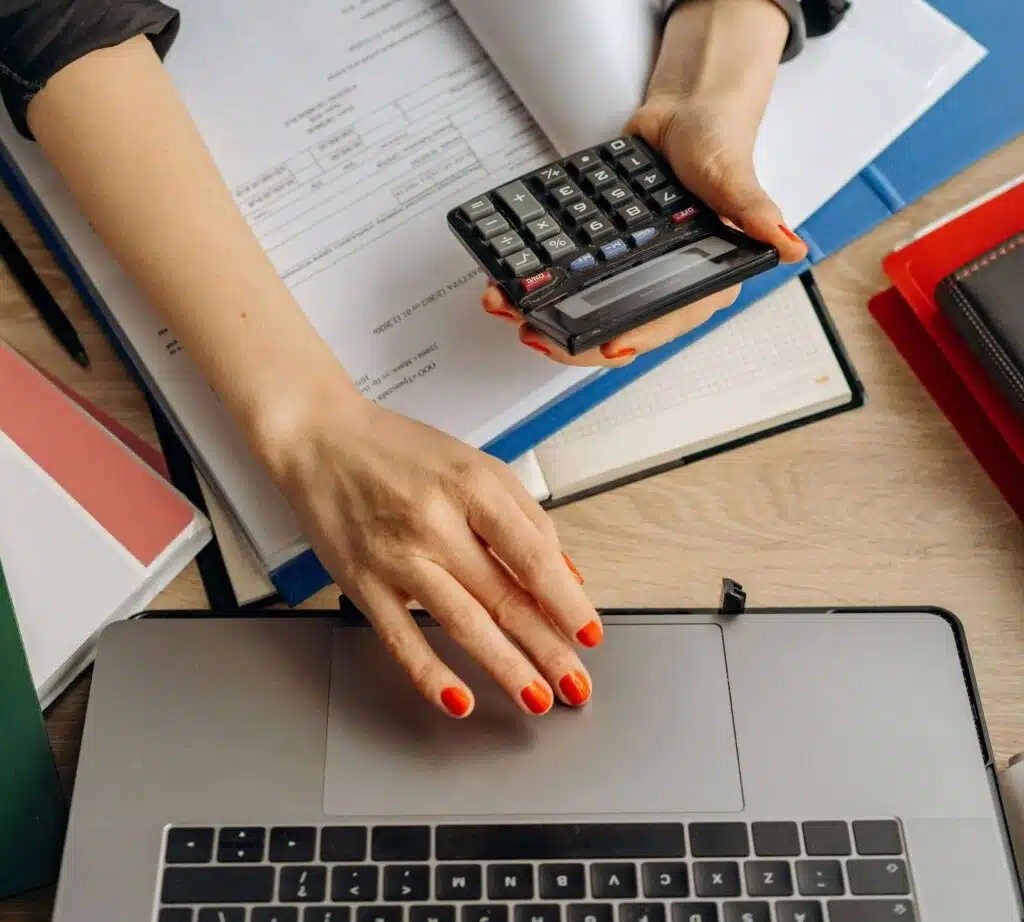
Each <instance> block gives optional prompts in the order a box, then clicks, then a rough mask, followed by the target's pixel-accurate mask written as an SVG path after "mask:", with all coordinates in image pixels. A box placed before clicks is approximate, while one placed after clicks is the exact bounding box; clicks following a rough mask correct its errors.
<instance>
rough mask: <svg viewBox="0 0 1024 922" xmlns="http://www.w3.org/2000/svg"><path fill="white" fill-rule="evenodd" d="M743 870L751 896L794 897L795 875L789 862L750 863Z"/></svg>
mask: <svg viewBox="0 0 1024 922" xmlns="http://www.w3.org/2000/svg"><path fill="white" fill-rule="evenodd" d="M743 870H744V874H745V875H746V878H747V893H748V894H750V896H792V895H793V875H792V874H791V873H790V870H789V862H788V861H748V862H747V864H746V867H745V868H744V869H743Z"/></svg>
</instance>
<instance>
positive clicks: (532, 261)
mask: <svg viewBox="0 0 1024 922" xmlns="http://www.w3.org/2000/svg"><path fill="white" fill-rule="evenodd" d="M502 262H503V263H504V264H505V265H506V266H508V267H509V269H511V270H512V271H513V272H514V273H515V275H516V278H519V279H521V278H523V277H524V276H527V275H531V274H532V273H534V272H536V271H537V270H538V269H539V268H540V260H539V259H538V258H537V254H536V253H534V252H533V250H531V249H529V248H527V249H525V250H520V251H519V252H518V253H514V254H512V255H511V256H506V257H505V258H504V259H503V260H502Z"/></svg>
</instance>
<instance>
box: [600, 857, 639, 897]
mask: <svg viewBox="0 0 1024 922" xmlns="http://www.w3.org/2000/svg"><path fill="white" fill-rule="evenodd" d="M590 893H591V895H592V896H593V897H594V899H595V900H631V899H635V897H636V866H635V865H632V864H592V865H591V866H590Z"/></svg>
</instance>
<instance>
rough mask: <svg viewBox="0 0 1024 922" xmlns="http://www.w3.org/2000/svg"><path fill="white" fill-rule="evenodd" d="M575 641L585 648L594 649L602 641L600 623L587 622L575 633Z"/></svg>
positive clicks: (602, 630) (602, 632) (602, 629)
mask: <svg viewBox="0 0 1024 922" xmlns="http://www.w3.org/2000/svg"><path fill="white" fill-rule="evenodd" d="M576 639H577V640H578V641H579V642H580V643H581V644H583V646H585V647H596V646H597V645H598V644H599V643H600V642H601V641H602V640H603V639H604V628H603V627H601V622H600V621H588V622H587V623H586V624H584V625H583V627H581V628H580V629H579V630H578V631H577V632H576Z"/></svg>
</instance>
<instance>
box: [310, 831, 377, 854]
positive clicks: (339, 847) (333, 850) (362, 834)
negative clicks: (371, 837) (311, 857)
mask: <svg viewBox="0 0 1024 922" xmlns="http://www.w3.org/2000/svg"><path fill="white" fill-rule="evenodd" d="M366 839H367V833H366V827H365V826H325V827H324V829H323V831H322V832H321V833H320V860H321V861H331V862H334V861H365V860H366Z"/></svg>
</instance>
